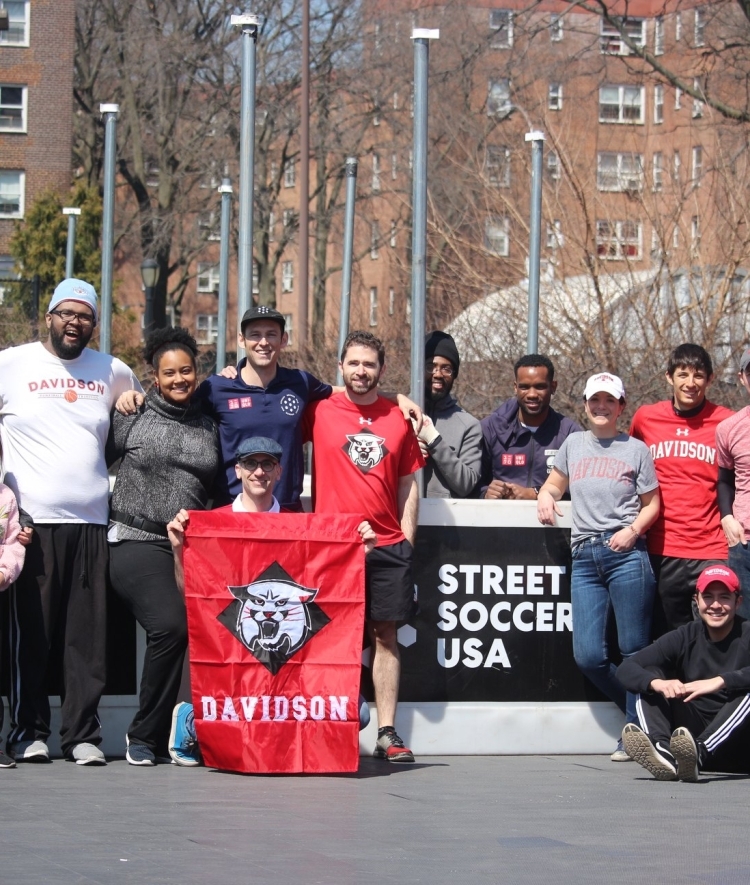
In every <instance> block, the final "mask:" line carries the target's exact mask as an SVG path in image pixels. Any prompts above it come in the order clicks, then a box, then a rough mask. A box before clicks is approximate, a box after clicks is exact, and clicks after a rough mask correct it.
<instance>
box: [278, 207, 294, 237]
mask: <svg viewBox="0 0 750 885" xmlns="http://www.w3.org/2000/svg"><path fill="white" fill-rule="evenodd" d="M295 218H296V215H295V212H294V209H284V211H283V212H282V214H281V223H282V224H283V225H284V233H289V232H290V231H291V230H292V228H293V227H294V220H295Z"/></svg>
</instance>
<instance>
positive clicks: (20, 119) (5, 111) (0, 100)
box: [0, 86, 27, 132]
mask: <svg viewBox="0 0 750 885" xmlns="http://www.w3.org/2000/svg"><path fill="white" fill-rule="evenodd" d="M26 92H27V91H26V87H25V86H0V131H2V132H26Z"/></svg>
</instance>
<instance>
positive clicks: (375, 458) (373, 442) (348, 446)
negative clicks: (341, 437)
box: [341, 430, 388, 473]
mask: <svg viewBox="0 0 750 885" xmlns="http://www.w3.org/2000/svg"><path fill="white" fill-rule="evenodd" d="M346 438H347V440H348V442H346V443H345V444H344V445H343V446H342V447H341V448H342V449H343V450H344V451H345V452H346V454H347V455H348V456H349V457H350V458H351V460H352V464H354V466H355V467H358V468H359V469H360V470H361V471H362V473H369V471H370V470H372V468H373V467H377V466H378V464H380V462H381V461H382V460H383V458H385V456H386V455H387V454H388V449H387V448H386V447H385V445H384V443H385V439H384V438H383V437H382V436H376V435H375V434H374V433H373V432H372V431H370V430H363V431H362V433H347V435H346Z"/></svg>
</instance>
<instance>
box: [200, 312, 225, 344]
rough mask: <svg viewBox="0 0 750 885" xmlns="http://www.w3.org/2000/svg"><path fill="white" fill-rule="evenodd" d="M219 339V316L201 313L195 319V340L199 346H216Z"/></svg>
mask: <svg viewBox="0 0 750 885" xmlns="http://www.w3.org/2000/svg"><path fill="white" fill-rule="evenodd" d="M218 337H219V316H218V314H215V313H199V314H197V315H196V317H195V340H196V342H197V343H198V344H216V340H217V338H218Z"/></svg>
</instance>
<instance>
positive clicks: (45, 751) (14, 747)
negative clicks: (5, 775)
mask: <svg viewBox="0 0 750 885" xmlns="http://www.w3.org/2000/svg"><path fill="white" fill-rule="evenodd" d="M8 755H9V756H11V757H12V758H13V759H15V760H16V762H49V747H48V746H47V744H45V743H44V741H16V743H15V744H9V745H8Z"/></svg>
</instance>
